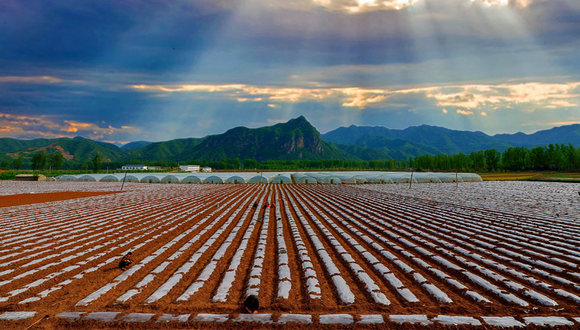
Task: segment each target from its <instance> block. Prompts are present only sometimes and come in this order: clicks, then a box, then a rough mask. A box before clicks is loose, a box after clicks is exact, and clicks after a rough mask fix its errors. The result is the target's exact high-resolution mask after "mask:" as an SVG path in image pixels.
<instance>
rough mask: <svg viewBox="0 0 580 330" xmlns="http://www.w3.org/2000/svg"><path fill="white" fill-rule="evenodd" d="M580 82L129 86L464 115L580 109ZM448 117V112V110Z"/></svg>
mask: <svg viewBox="0 0 580 330" xmlns="http://www.w3.org/2000/svg"><path fill="white" fill-rule="evenodd" d="M578 87H580V82H574V83H562V84H545V83H537V82H534V83H521V84H499V85H451V86H437V87H422V88H411V89H399V90H389V89H365V88H359V87H347V88H287V87H259V86H251V85H241V84H237V85H167V86H163V85H133V86H130V88H133V89H135V90H140V91H147V92H153V93H157V92H167V93H175V92H191V93H194V94H195V93H210V94H211V93H217V94H219V95H220V97H227V98H230V99H233V100H237V101H238V102H248V101H255V102H259V101H266V102H270V103H275V102H281V103H300V102H309V101H315V102H333V103H340V104H341V105H342V106H343V107H353V108H359V109H365V108H367V107H384V106H388V105H389V98H390V97H392V96H395V95H401V94H412V95H413V94H422V95H424V96H425V97H427V98H432V99H434V100H436V105H437V106H440V107H456V108H461V109H459V110H458V111H456V112H457V113H459V114H463V115H468V114H469V115H471V114H473V112H472V111H466V110H464V109H490V110H497V109H499V108H501V107H504V108H505V107H511V106H513V105H517V104H528V105H531V106H534V108H533V109H537V108H541V107H544V108H549V109H556V108H568V107H576V106H578V104H577V102H578V101H579V100H578V98H579V97H580V94H579V93H577V92H576V89H577V88H578ZM443 110H444V111H443V112H444V113H446V111H447V110H446V109H443Z"/></svg>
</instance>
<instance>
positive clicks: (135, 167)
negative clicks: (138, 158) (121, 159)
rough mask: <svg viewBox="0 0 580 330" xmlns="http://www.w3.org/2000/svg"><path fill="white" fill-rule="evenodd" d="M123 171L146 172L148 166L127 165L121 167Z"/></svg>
mask: <svg viewBox="0 0 580 330" xmlns="http://www.w3.org/2000/svg"><path fill="white" fill-rule="evenodd" d="M121 169H122V170H138V171H146V170H147V166H145V165H134V164H127V165H123V167H121Z"/></svg>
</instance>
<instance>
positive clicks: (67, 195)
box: [0, 191, 115, 207]
mask: <svg viewBox="0 0 580 330" xmlns="http://www.w3.org/2000/svg"><path fill="white" fill-rule="evenodd" d="M114 193H115V192H78V191H77V192H69V191H65V192H55V193H38V194H18V195H5V196H0V207H8V206H17V205H28V204H38V203H46V202H56V201H62V200H67V199H77V198H83V197H90V196H98V195H106V194H114Z"/></svg>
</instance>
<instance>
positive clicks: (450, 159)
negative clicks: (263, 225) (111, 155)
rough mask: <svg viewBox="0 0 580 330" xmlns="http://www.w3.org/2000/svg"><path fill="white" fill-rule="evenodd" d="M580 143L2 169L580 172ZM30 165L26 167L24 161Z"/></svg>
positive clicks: (18, 161) (36, 159) (40, 161)
mask: <svg viewBox="0 0 580 330" xmlns="http://www.w3.org/2000/svg"><path fill="white" fill-rule="evenodd" d="M579 162H580V148H574V147H573V146H572V144H568V145H564V144H549V145H548V146H538V147H533V148H531V149H529V148H526V147H510V148H507V149H506V150H505V151H504V152H503V153H501V152H499V151H497V150H496V149H487V150H480V151H474V152H472V153H469V154H464V153H461V152H460V153H458V154H454V155H447V154H439V155H421V156H418V157H409V160H398V161H397V160H393V159H384V160H361V161H356V160H340V159H327V160H305V159H300V160H265V161H257V160H255V159H251V158H246V159H244V160H243V161H242V160H240V158H225V159H222V160H207V159H192V160H189V161H186V162H168V161H153V162H142V161H140V160H131V161H129V162H127V163H125V162H103V161H102V160H101V156H100V155H99V154H97V155H95V156H94V158H93V159H92V160H91V161H89V162H84V163H73V162H67V161H66V160H65V159H64V157H63V155H62V154H61V153H52V154H48V155H47V154H45V153H43V152H39V153H36V154H34V155H32V158H31V160H30V161H29V163H25V159H24V157H23V156H22V155H20V156H19V157H18V158H15V159H13V160H12V162H11V163H10V162H7V161H3V162H1V163H0V168H1V169H5V170H8V169H15V170H20V169H22V168H23V169H32V170H33V171H43V170H45V169H49V170H51V171H59V170H80V171H89V170H90V171H93V172H99V171H100V170H104V169H108V170H111V171H114V170H117V169H120V168H121V167H122V166H123V165H125V164H143V165H147V166H156V167H159V168H165V169H166V168H177V167H178V166H179V165H180V164H181V165H185V164H189V165H200V166H202V167H211V168H212V169H215V170H246V171H253V170H385V171H398V170H407V169H409V168H414V169H416V170H424V171H455V170H458V171H472V172H482V171H525V170H538V171H545V170H551V171H577V170H579V169H580V164H579ZM23 165H24V166H23Z"/></svg>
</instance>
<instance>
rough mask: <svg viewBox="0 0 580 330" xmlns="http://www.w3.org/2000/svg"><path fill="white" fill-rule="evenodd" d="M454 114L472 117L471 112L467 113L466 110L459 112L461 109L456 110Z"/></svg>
mask: <svg viewBox="0 0 580 330" xmlns="http://www.w3.org/2000/svg"><path fill="white" fill-rule="evenodd" d="M455 112H456V113H458V114H460V115H464V116H471V115H473V111H467V110H461V109H457V111H455Z"/></svg>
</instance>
